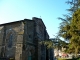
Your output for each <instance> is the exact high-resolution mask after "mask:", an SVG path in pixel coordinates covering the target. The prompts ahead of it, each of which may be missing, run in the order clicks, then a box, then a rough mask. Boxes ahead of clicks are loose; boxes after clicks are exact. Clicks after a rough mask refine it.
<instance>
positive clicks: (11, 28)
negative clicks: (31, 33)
mask: <svg viewBox="0 0 80 60" xmlns="http://www.w3.org/2000/svg"><path fill="white" fill-rule="evenodd" d="M23 33H24V24H23V23H22V22H17V23H16V22H15V23H10V24H5V25H4V27H3V28H2V30H1V35H0V38H1V39H0V42H1V41H2V44H1V43H0V45H1V49H0V51H1V52H2V53H0V54H2V57H7V58H15V59H16V60H20V59H17V58H20V57H21V54H22V45H23ZM3 38H4V39H3Z"/></svg>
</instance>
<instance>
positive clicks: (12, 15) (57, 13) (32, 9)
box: [0, 0, 69, 38]
mask: <svg viewBox="0 0 80 60" xmlns="http://www.w3.org/2000/svg"><path fill="white" fill-rule="evenodd" d="M66 1H67V0H0V24H3V23H8V22H13V21H19V20H23V19H25V18H28V19H32V17H38V18H42V20H43V22H44V24H45V26H46V30H47V32H48V34H49V36H50V38H54V37H55V36H56V35H57V33H58V31H59V25H60V22H61V21H60V20H58V19H57V18H58V17H63V14H67V13H68V12H67V11H66V9H68V8H69V5H68V4H66V3H65V2H66ZM40 16H41V17H40Z"/></svg>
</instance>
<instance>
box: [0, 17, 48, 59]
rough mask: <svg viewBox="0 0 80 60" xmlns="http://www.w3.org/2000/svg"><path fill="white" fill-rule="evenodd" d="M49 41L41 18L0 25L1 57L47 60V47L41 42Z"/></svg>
mask: <svg viewBox="0 0 80 60" xmlns="http://www.w3.org/2000/svg"><path fill="white" fill-rule="evenodd" d="M47 39H49V35H48V33H47V31H46V27H45V25H44V23H43V21H42V19H40V18H36V17H34V18H32V20H30V19H24V20H21V21H17V22H12V23H7V24H2V25H0V57H7V58H14V59H15V60H29V59H30V58H31V60H46V59H47V56H48V55H46V54H47V53H49V51H47V49H46V46H44V45H41V44H39V42H40V41H43V40H47Z"/></svg>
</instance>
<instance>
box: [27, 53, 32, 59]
mask: <svg viewBox="0 0 80 60" xmlns="http://www.w3.org/2000/svg"><path fill="white" fill-rule="evenodd" d="M28 60H32V53H31V51H29V55H28Z"/></svg>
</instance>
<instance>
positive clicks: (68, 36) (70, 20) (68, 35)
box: [58, 0, 80, 54]
mask: <svg viewBox="0 0 80 60" xmlns="http://www.w3.org/2000/svg"><path fill="white" fill-rule="evenodd" d="M67 3H68V4H70V6H71V7H70V9H67V11H69V14H66V15H64V17H65V18H60V17H59V18H58V19H60V20H62V22H61V24H60V30H59V36H60V37H63V38H64V39H65V40H68V41H69V42H70V43H69V50H68V51H71V50H72V49H73V50H74V49H75V54H77V52H78V49H79V44H78V42H79V41H78V40H79V39H80V38H79V34H80V31H79V29H78V28H77V27H79V24H78V23H79V21H78V22H77V20H78V19H79V17H75V16H74V15H77V16H78V14H76V13H77V12H79V11H76V10H77V9H78V8H79V7H80V0H71V1H67ZM74 12H75V13H74ZM74 17H75V18H74ZM77 18H78V19H77ZM74 19H75V20H74ZM75 22H76V23H75ZM74 24H75V25H74ZM76 24H77V25H76ZM76 29H78V30H76ZM76 46H77V47H76ZM72 52H74V51H72Z"/></svg>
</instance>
